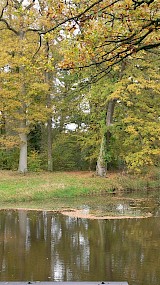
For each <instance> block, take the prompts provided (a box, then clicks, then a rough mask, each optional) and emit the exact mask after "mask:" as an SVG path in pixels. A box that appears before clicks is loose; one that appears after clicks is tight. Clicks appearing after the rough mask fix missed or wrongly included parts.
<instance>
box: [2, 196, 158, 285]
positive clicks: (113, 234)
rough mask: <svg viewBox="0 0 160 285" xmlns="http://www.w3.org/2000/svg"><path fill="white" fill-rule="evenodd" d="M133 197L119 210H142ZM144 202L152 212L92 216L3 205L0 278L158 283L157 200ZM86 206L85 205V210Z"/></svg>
mask: <svg viewBox="0 0 160 285" xmlns="http://www.w3.org/2000/svg"><path fill="white" fill-rule="evenodd" d="M131 201H132V203H131ZM131 201H130V202H129V203H128V204H127V203H126V202H125V203H124V202H123V203H122V201H121V202H118V204H117V207H116V209H117V211H119V212H120V214H121V212H122V214H123V215H124V211H129V213H130V214H132V215H133V216H134V215H135V213H137V211H138V215H139V214H141V213H139V211H140V208H138V207H139V204H138V206H137V207H136V205H135V202H134V203H133V200H131ZM130 203H131V204H130ZM129 204H130V208H129V207H128V205H129ZM142 204H143V205H142V206H143V210H144V209H145V212H146V208H147V211H150V212H151V211H152V216H151V215H150V216H149V217H148V218H138V216H137V217H136V216H135V218H132V219H131V218H125V219H88V218H87V216H85V215H84V216H83V218H79V217H78V216H77V217H74V216H73V217H71V216H68V215H63V214H61V213H57V212H50V211H32V210H30V211H27V210H22V209H19V210H12V209H11V210H1V211H0V281H127V282H128V283H129V285H144V284H145V285H151V284H152V285H157V284H159V280H160V266H159V265H160V251H159V249H160V211H159V203H157V204H156V206H155V204H154V209H153V208H151V209H150V208H149V209H148V206H147V207H145V206H144V202H143V203H142ZM151 204H153V203H151ZM102 206H103V207H104V205H102ZM142 206H141V207H142ZM88 209H89V206H88V207H87V205H85V206H84V205H83V207H82V210H84V213H86V212H87V211H88ZM131 209H133V213H131ZM135 209H136V210H135ZM137 209H138V210H137ZM98 211H99V212H100V209H99V208H98ZM103 211H104V209H103ZM135 211H136V212H135ZM153 211H154V213H153ZM127 215H128V212H127Z"/></svg>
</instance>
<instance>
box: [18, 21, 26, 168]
mask: <svg viewBox="0 0 160 285" xmlns="http://www.w3.org/2000/svg"><path fill="white" fill-rule="evenodd" d="M22 26H23V24H22ZM21 29H22V30H21V32H20V36H19V39H20V41H22V40H23V39H24V37H25V33H24V32H23V27H21ZM19 72H20V74H22V78H25V71H24V66H20V67H19ZM21 88H22V89H21V90H22V102H21V104H22V106H21V107H20V110H19V114H20V115H22V117H23V116H24V115H25V113H26V105H25V103H24V102H23V98H24V97H25V94H26V89H25V84H24V82H22V87H21ZM20 129H21V131H20V132H19V137H20V153H19V166H18V172H20V173H26V172H27V132H26V119H20Z"/></svg>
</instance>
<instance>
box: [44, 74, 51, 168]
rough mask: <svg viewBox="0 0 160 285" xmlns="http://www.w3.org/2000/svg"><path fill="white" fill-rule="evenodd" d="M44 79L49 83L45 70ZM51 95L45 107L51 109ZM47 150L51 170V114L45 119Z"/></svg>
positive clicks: (48, 75)
mask: <svg viewBox="0 0 160 285" xmlns="http://www.w3.org/2000/svg"><path fill="white" fill-rule="evenodd" d="M45 81H46V83H48V84H50V74H49V72H47V71H45ZM51 103H52V102H51V95H50V94H48V96H47V108H48V109H51ZM49 113H50V112H49ZM47 151H48V171H53V157H52V116H51V115H49V118H48V120H47Z"/></svg>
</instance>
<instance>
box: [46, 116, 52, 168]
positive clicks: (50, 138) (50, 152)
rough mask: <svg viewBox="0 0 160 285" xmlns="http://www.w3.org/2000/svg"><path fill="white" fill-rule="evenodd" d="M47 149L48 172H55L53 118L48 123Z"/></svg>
mask: <svg viewBox="0 0 160 285" xmlns="http://www.w3.org/2000/svg"><path fill="white" fill-rule="evenodd" d="M47 136H48V138H47V145H48V147H47V149H48V171H53V157H52V118H49V119H48V122H47Z"/></svg>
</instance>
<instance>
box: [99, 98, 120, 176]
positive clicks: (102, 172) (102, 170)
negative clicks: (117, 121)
mask: <svg viewBox="0 0 160 285" xmlns="http://www.w3.org/2000/svg"><path fill="white" fill-rule="evenodd" d="M115 104H116V100H111V101H109V103H108V106H107V111H106V122H105V123H106V127H107V131H106V134H104V135H103V137H102V140H101V146H100V152H99V156H98V160H97V166H96V174H97V175H98V176H101V177H105V176H106V174H107V161H106V158H105V154H106V152H107V150H108V151H109V144H110V138H111V133H110V130H109V127H110V126H111V125H112V122H113V114H114V108H115Z"/></svg>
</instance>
